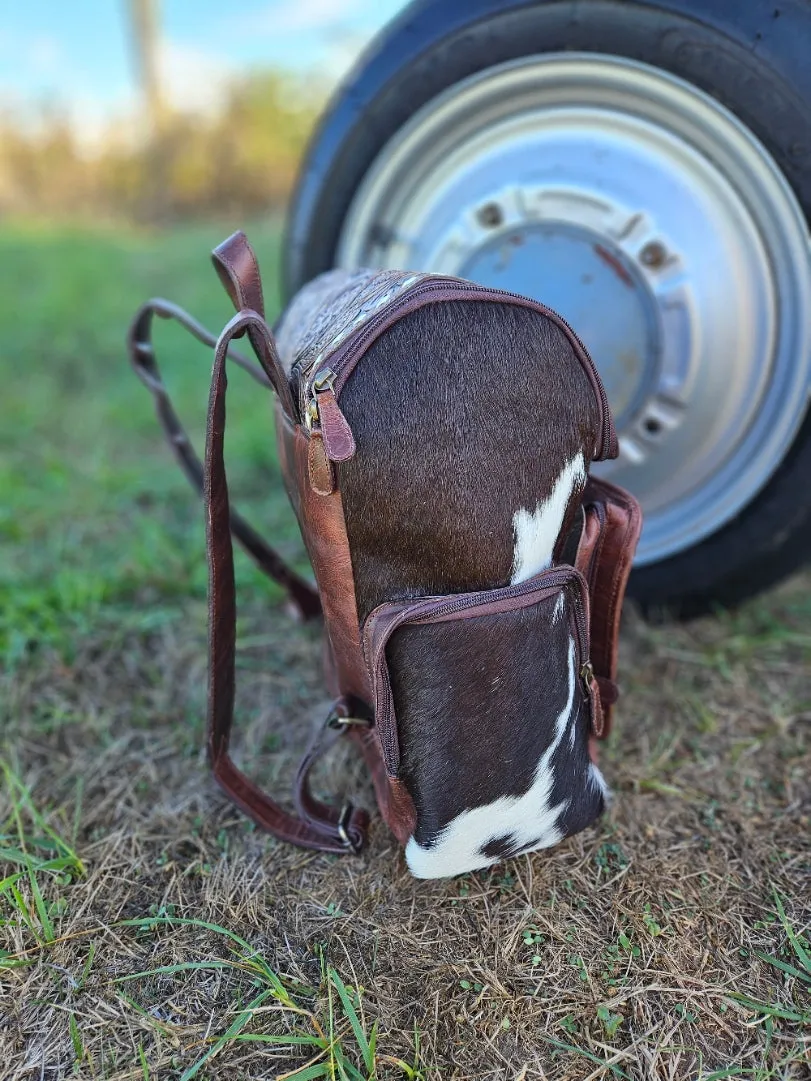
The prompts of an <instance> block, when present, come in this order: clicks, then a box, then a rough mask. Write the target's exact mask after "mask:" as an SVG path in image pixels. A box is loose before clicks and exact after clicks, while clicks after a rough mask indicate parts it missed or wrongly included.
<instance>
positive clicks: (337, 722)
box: [327, 713, 372, 729]
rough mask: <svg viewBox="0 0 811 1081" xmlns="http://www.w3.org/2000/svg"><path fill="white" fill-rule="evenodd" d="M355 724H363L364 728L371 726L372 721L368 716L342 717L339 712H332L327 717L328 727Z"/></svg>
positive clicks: (344, 727)
mask: <svg viewBox="0 0 811 1081" xmlns="http://www.w3.org/2000/svg"><path fill="white" fill-rule="evenodd" d="M353 725H362V726H363V727H364V728H371V727H372V722H371V721H370V720H368V718H366V717H342V716H341V715H340V714H338V713H331V714H330V716H329V717H327V728H339V729H340V728H343V729H346V728H351V727H352V726H353Z"/></svg>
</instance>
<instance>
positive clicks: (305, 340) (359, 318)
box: [274, 270, 429, 375]
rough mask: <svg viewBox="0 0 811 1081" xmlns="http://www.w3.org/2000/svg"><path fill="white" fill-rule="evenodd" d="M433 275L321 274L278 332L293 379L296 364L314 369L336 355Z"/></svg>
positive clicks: (285, 364) (295, 299)
mask: <svg viewBox="0 0 811 1081" xmlns="http://www.w3.org/2000/svg"><path fill="white" fill-rule="evenodd" d="M428 276H429V275H427V274H415V273H414V272H413V271H403V270H329V271H327V272H326V273H325V274H319V275H318V277H317V278H314V279H313V280H312V281H311V282H309V283H308V284H307V285H305V286H304V287H303V288H302V289H300V290H299V292H298V293H296V295H295V296H294V297H293V299H292V301H291V302H290V305H289V307H288V308H287V309H286V310H285V312H284V314H283V315H282V317H281V319H280V321H279V323H278V325H277V326H276V327H275V328H274V334H275V337H276V345H277V348H278V350H279V356H280V357H281V361H282V365H283V367H284V369H285V370H286V372H287V373H288V375H289V374H290V372H291V371H292V369H293V365H294V364H297V363H299V362H302V363H304V364H309V363H311V362H312V361H315V360H316V358H318V357H319V356H323V355H325V354H326V353H332V352H334V351H335V350H336V349H337V348H338V346H339V345H341V344H342V343H343V342H344V341H346V339H347V338H348V337H349V335H350V334H351V333H352V332H353V331H355V330H357V329H358V327H360V326H361V324H362V323H365V322H366V320H367V319H369V318H371V316H372V315H373V314H374V313H375V312H376V311H378V310H379V309H380V308H382V307H384V306H385V305H386V304H388V303H390V301H392V300H393V299H394V298H395V297H396V296H397V295H398V294H399V293H400V292H401V291H402V290H403V289H404V288H406V289H408V288H411V287H412V286H413V285H415V284H416V283H417V282H419V281H422V280H423V279H424V278H426V277H428Z"/></svg>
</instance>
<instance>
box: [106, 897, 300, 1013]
mask: <svg viewBox="0 0 811 1081" xmlns="http://www.w3.org/2000/svg"><path fill="white" fill-rule="evenodd" d="M115 926H116V927H141V928H144V929H149V928H152V927H160V926H164V927H178V926H180V927H197V928H202V929H204V930H207V931H213V932H214V933H215V934H218V935H223V936H224V937H225V938H227V939H230V941H231V942H235V943H236V944H237V945H238V946H240V947H241V948H242V949H243V950H244V951H245V953H246V956H245V957H244V958H243V960H244V961H245V962H246V964H247V965H249V966H252V967H253V968H254V969H255V970H256V971H257V972H258V973H259V974H260V975H261V976H263V977H264V979H265V980H267V982H268V983H269V984H270V986H271V987H272V989H273V992H274V995H275V997H276V998H277V999H278V1000H279V1001H280V1002H281V1003H283V1004H284V1005H285V1006H289V1007H290V1008H291V1009H298V1007H297V1006H296V1004H295V1003H294V1002H293V1000H292V998H291V997H290V993H289V992H288V990H287V988H286V987H285V986H284V984H283V983H282V981H281V980H280V979H279V977H278V976H277V974H276V973H275V972H274V971H273V969H272V968H271V967H270V966H269V965H268V963H267V961H265V959H264V958H263V957H262V956H261V954H260V953H259V952H258V951H257V950H256V949H255V948H254V947H253V946H251V945H250V943H249V942H246V941H245V939H244V938H242V936H241V935H238V934H237V933H236V932H235V931H229V930H228V928H227V927H220V925H219V924H217V923H209V922H208V921H206V920H196V919H189V918H186V917H184V916H144V917H141V918H140V919H132V920H119V921H118V922H117V923H116V924H115Z"/></svg>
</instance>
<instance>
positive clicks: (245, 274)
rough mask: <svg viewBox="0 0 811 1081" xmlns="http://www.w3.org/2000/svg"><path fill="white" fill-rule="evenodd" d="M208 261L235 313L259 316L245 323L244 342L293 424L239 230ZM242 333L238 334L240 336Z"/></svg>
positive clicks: (254, 269)
mask: <svg viewBox="0 0 811 1081" xmlns="http://www.w3.org/2000/svg"><path fill="white" fill-rule="evenodd" d="M211 261H212V262H213V264H214V269H215V270H216V271H217V276H218V277H219V279H220V281H221V282H222V284H223V285H224V287H225V291H226V292H227V293H228V296H229V297H230V298H231V303H232V304H233V305H234V307H235V308H236V310H237V311H238V312H241V311H253V312H256V313H257V315H259V316H260V319H259V320H258V321H257V322H251V323H248V324H247V325H246V327H245V330H247V332H248V340H249V341H250V343H251V345H252V346H253V351H254V352H255V353H256V355H257V357H259V359H260V361H261V362H262V367H263V368H264V369H265V372H266V373H267V376H268V379H269V380H270V382H271V384H272V386H273V389H274V390H275V391H276V393H277V394H278V395H279V401H280V402H281V405H282V409H283V410H284V411H285V413H286V414H287V415H288V417H289V418H290V419H291V420H293V421H295V419H296V411H295V406H294V405H293V395H292V393H291V391H290V383H289V382H288V379H287V374H286V372H285V370H284V366H283V365H282V362H281V358H280V357H279V353H278V350H277V349H276V342H275V341H274V339H273V335H272V334H271V333H270V331H269V329H268V326H267V323H266V322H265V298H264V295H263V293H262V276H261V274H260V273H259V263H258V261H257V258H256V255H255V253H254V250H253V248H252V247H251V245H250V243H249V242H248V238H247V237H246V236H245V234H244V233H243V232H242V231H241V230H240V231H238V232H236V233H232V235H231V236H229V237H228V239H227V240H224V241H223V242H222V244H218V245H217V247H216V248H215V249H214V251H213V252H212V253H211ZM245 330H242V331H239V332H238V333H237V334H236V337H240V336H241V334H243V333H244V332H245Z"/></svg>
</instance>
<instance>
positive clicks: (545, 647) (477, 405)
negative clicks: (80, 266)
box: [129, 233, 641, 878]
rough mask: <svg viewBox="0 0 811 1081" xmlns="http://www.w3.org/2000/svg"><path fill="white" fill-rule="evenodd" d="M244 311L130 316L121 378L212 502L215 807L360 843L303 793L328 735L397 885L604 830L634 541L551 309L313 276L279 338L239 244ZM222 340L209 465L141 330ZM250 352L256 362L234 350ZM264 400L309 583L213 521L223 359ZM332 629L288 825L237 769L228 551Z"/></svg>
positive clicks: (231, 525)
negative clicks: (375, 819) (357, 782)
mask: <svg viewBox="0 0 811 1081" xmlns="http://www.w3.org/2000/svg"><path fill="white" fill-rule="evenodd" d="M213 259H214V265H215V267H216V269H217V272H218V274H219V276H220V278H221V280H222V282H223V284H224V285H225V287H226V289H227V290H228V293H229V295H230V297H231V299H232V301H233V303H234V305H235V306H236V308H237V315H236V316H235V317H234V318H233V319H232V320H231V322H230V323H228V325H227V326H226V327H225V329H224V330H223V331H222V333H221V335H220V336H219V338H218V339H217V340H216V341H215V339H214V338H213V336H212V335H210V334H208V332H207V331H205V330H204V328H202V327H201V326H200V325H199V324H198V323H196V322H195V321H194V320H192V319H191V318H190V317H189V316H187V315H186V314H185V313H184V312H182V311H180V310H179V309H178V308H176V307H174V306H173V305H171V304H169V303H168V302H166V301H162V300H154V301H151V302H150V303H148V304H146V305H144V307H142V308H141V310H140V311H139V312H138V314H137V316H136V318H135V320H134V322H133V325H132V328H131V331H130V337H129V346H130V352H131V357H132V361H133V364H134V366H135V369H136V371H137V372H138V375H139V376H140V378H141V379H142V380H143V382H144V383H145V384H146V385H147V387H148V388H149V389H150V390H151V391H152V393H153V395H154V396H155V401H156V406H157V412H158V416H159V418H160V420H161V422H162V424H163V427H164V428H165V430H166V432H167V434H168V437H169V440H170V443H171V446H172V449H173V450H174V452H175V454H176V456H177V457H178V458H179V460H180V462H181V464H182V466H183V468H184V470H185V471H186V473H187V474H188V476H189V478H190V479H191V481H192V482H193V484H194V485H196V486H197V487H198V488H199V489H200V491H201V492H202V493H203V496H204V500H205V506H206V536H207V548H208V562H209V605H210V621H209V689H208V695H209V698H208V751H209V756H210V761H211V765H212V768H213V771H214V775H215V777H216V779H217V781H218V782H219V784H220V785H221V786H222V788H223V789H224V790H225V791H226V792H227V794H228V795H229V796H230V797H231V799H232V800H233V801H234V802H235V803H236V804H237V805H238V806H239V807H241V808H242V810H243V811H245V813H246V814H248V815H249V816H250V817H251V818H252V819H253V820H254V821H255V822H256V823H257V824H258V825H259V826H261V827H263V828H264V829H266V830H269V831H270V832H271V833H273V834H275V835H276V836H277V837H279V838H281V839H283V840H285V841H290V842H292V843H293V844H297V845H301V846H303V847H306V848H314V849H319V850H322V851H325V852H336V853H338V852H345V851H353V852H358V851H360V849H361V848H362V847H363V845H364V842H365V839H366V833H367V827H368V815H367V814H366V812H365V811H362V810H359V809H357V808H355V807H353V806H352V805H351V804H350V803H345V804H344V805H343V807H341V806H338V805H336V806H329V805H327V804H325V803H323V802H321V801H320V800H319V799H317V798H316V797H315V796H314V795H313V794H312V792H311V790H310V787H309V784H308V774H309V771H310V767H311V765H312V763H313V761H314V760H315V759H316V757H317V756H318V755H319V754H320V753H322V751H323V749H324V746H325V744H326V743H327V742H328V740H326V738H325V737H326V733H327V732H329V731H330V730H336V731H338V732H344V733H346V734H347V735H348V736H349V738H351V739H353V740H354V741H355V742H356V743H357V746H358V747H359V749H360V751H361V753H362V754H363V756H364V758H365V760H366V763H367V765H368V767H369V770H370V772H371V775H372V779H373V782H374V787H375V792H376V796H377V802H378V805H379V807H380V811H381V813H382V815H383V818H384V819H385V821H386V822H387V823H388V825H389V827H390V828H391V830H392V831H393V833H394V834H395V836H396V837H397V838H398V840H399V841H400V843H401V844H403V845H404V846H405V855H406V861H407V863H408V866H409V868H410V870H411V872H412V873H413V874H414V875H416V876H418V877H422V878H434V877H441V876H447V875H455V874H459V873H462V872H465V871H470V870H474V869H476V868H481V867H486V866H489V865H490V864H493V863H496V862H498V861H500V860H502V859H503V858H505V857H508V856H513V855H516V854H518V853H521V852H529V851H532V850H533V849H537V848H542V847H546V846H549V845H553V844H555V843H557V842H558V841H560V840H561V839H562V838H564V837H566V836H568V835H571V834H573V833H575V832H577V831H578V830H581V829H583V828H584V827H585V826H587V825H588V824H589V823H591V822H593V821H594V819H595V818H596V817H597V816H598V815H599V814H600V813H601V811H602V809H603V806H604V802H605V799H606V797H607V788H606V785H605V782H604V780H603V778H602V775H601V773H600V771H599V769H598V767H597V764H596V754H595V742H594V741H595V739H601V738H603V737H605V735H606V734H607V733H608V730H609V724H610V718H611V710H612V706H613V703H614V701H615V699H616V697H617V688H616V683H615V677H616V662H617V638H618V628H619V619H620V609H621V606H622V600H623V595H624V592H625V586H626V582H627V579H628V574H629V572H630V567H631V561H632V558H633V553H634V549H635V547H636V542H637V539H638V535H639V531H640V527H641V514H640V510H639V506H638V504H637V503H636V501H635V500H634V499H633V497H632V496H631V495H629V494H628V493H627V492H625V491H623V490H622V489H620V488H617V487H615V486H614V485H611V484H609V483H607V482H605V481H602V480H597V479H595V478H589V476H588V473H589V468H590V466H591V463H592V461H601V460H603V459H607V458H613V457H616V454H617V440H616V435H615V432H614V427H613V423H612V420H611V416H610V413H609V408H608V403H607V401H606V396H605V392H604V390H603V387H602V384H601V382H600V379H599V376H598V375H597V372H596V370H595V368H594V366H593V364H592V361H591V359H590V358H589V356H588V354H587V352H586V350H585V348H584V347H583V345H582V344H581V342H580V341H579V339H578V338H577V336H576V335H575V333H574V332H573V331H572V330H571V328H570V327H569V326H568V325H567V324H566V323H565V322H564V321H563V320H562V319H561V318H560V317H559V316H558V315H556V314H555V313H554V312H552V311H550V310H549V309H547V308H545V307H543V305H541V304H538V303H536V302H535V301H534V300H529V299H527V298H525V297H521V296H515V295H513V294H509V293H502V292H499V291H496V290H492V289H486V288H483V287H481V286H478V285H474V284H473V283H472V282H468V281H462V280H460V279H457V278H450V277H440V276H435V275H431V274H421V273H401V272H399V271H391V270H385V271H371V270H360V271H353V272H349V271H341V270H335V271H331V272H329V273H326V274H323V275H321V276H320V277H319V278H317V279H315V281H313V282H311V283H310V284H309V285H307V286H306V287H305V288H303V289H302V290H301V291H300V292H299V293H298V294H297V295H296V297H295V298H294V299H293V301H292V302H291V304H290V305H289V306H288V308H287V310H286V311H285V313H284V314H283V315H282V317H281V319H280V321H279V322H278V324H277V326H276V327H275V329H274V330H273V331H271V330H270V328H269V327H268V324H267V323H266V322H265V317H264V302H263V298H262V288H261V283H260V277H259V269H258V265H257V262H256V258H255V256H254V253H253V251H252V250H251V248H250V246H249V244H248V242H247V240H246V238H245V236H244V235H243V234H242V233H236V234H235V235H234V236H232V237H231V238H229V239H228V240H227V241H225V242H224V243H223V244H222V245H221V246H220V247H219V248H217V249H216V250H215V252H214V253H213ZM156 314H157V315H159V316H164V317H172V318H176V319H178V320H179V321H180V322H181V323H183V324H184V325H186V326H187V327H188V329H190V330H191V331H192V333H193V334H195V335H196V337H198V338H199V339H201V340H202V341H203V342H205V343H207V344H209V345H214V346H215V356H214V368H213V376H212V384H211V397H210V402H209V413H208V425H207V435H206V452H205V461H204V463H200V461H199V460H198V459H197V457H196V456H195V454H194V452H193V450H192V448H191V445H190V444H189V441H188V439H187V438H186V435H185V433H184V431H183V429H182V427H181V425H180V422H179V420H178V418H177V416H176V414H175V412H174V411H173V409H172V406H171V404H170V401H169V398H168V396H167V394H166V391H165V389H164V386H163V383H162V382H161V378H160V374H159V371H158V368H157V365H156V362H155V355H154V352H153V348H152V344H151V327H152V320H153V316H154V315H156ZM243 335H247V338H248V340H249V342H250V344H251V346H252V347H253V350H254V352H255V353H256V355H257V357H258V359H259V362H260V366H256V365H255V364H254V363H253V362H252V361H250V360H248V359H247V358H246V357H245V356H244V355H242V354H239V353H237V352H236V351H234V350H233V348H232V343H233V341H234V339H236V338H239V337H241V336H243ZM227 360H232V361H234V362H235V363H237V364H239V365H241V366H242V367H245V368H247V369H248V370H249V371H250V372H251V373H252V374H253V375H254V376H255V377H256V379H257V380H258V381H259V382H260V383H262V384H263V385H264V386H266V387H270V388H272V389H273V391H275V395H276V439H277V445H278V454H279V460H280V463H281V468H282V472H283V475H284V478H285V483H286V487H287V491H288V494H289V496H290V500H291V502H292V504H293V508H294V510H295V513H296V516H297V518H298V521H299V524H300V527H301V532H302V536H303V538H304V543H305V545H306V548H307V551H308V553H309V556H310V560H311V562H312V567H313V571H314V573H315V580H316V583H317V587H316V588H314V587H313V586H311V585H310V584H309V583H308V582H307V581H305V580H304V579H303V578H302V577H300V576H299V575H298V574H296V573H295V572H294V571H293V570H291V569H290V568H289V567H288V566H286V565H285V563H284V562H283V561H282V560H281V559H280V557H279V556H278V554H277V553H276V552H275V551H274V550H273V549H272V548H270V547H269V546H268V545H267V544H266V543H265V542H264V541H263V540H262V539H261V538H260V537H259V536H258V535H257V534H256V533H255V532H254V531H253V530H252V529H251V528H250V526H248V524H247V523H246V522H245V521H244V520H243V519H242V518H240V517H239V515H237V514H236V513H235V512H234V511H232V510H231V509H230V507H229V501H228V487H227V483H226V474H225V466H224V460H223V438H224V428H225V389H226V374H225V369H226V362H227ZM232 533H233V535H234V536H235V537H236V538H237V540H238V541H240V542H241V544H242V545H243V546H244V548H245V549H246V550H247V552H248V553H249V554H250V555H251V556H252V557H253V558H254V560H255V561H256V563H257V564H258V565H259V566H260V567H261V568H262V569H263V570H265V571H266V572H267V573H268V574H269V575H270V576H271V577H272V578H273V579H275V580H276V581H277V582H279V583H281V584H282V585H283V586H284V587H285V588H286V590H287V592H288V594H289V597H290V600H291V602H292V604H293V606H294V607H295V609H296V610H297V612H298V613H299V614H300V615H301V616H302V617H303V618H305V619H314V618H317V617H320V616H323V620H324V630H325V639H324V641H325V661H326V664H325V668H326V683H327V687H328V688H329V692H330V694H331V695H332V696H334V698H335V701H334V704H333V706H332V708H331V710H330V712H329V715H328V717H327V719H326V722H325V724H324V727H323V730H321V731H320V732H319V733H318V734H317V735H316V737H315V738H314V741H313V743H312V745H311V747H310V750H309V752H308V753H307V755H306V756H305V758H304V760H303V762H302V764H301V767H300V769H299V771H298V775H297V778H296V782H295V785H294V805H295V811H292V810H285V809H283V808H282V807H281V806H279V805H278V804H277V803H276V802H275V801H274V800H272V799H271V798H270V797H269V796H268V795H267V794H266V793H265V792H263V791H262V790H261V789H260V788H259V787H258V786H257V785H256V784H254V782H253V781H251V780H250V779H249V778H248V777H247V776H246V774H245V773H243V772H242V770H241V769H239V768H238V767H237V766H236V765H235V763H234V761H233V760H232V758H231V757H230V755H229V739H230V735H231V724H232V719H233V707H234V668H235V665H234V656H235V635H236V630H235V628H236V603H235V588H234V563H233V550H232V542H231V534H232Z"/></svg>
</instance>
